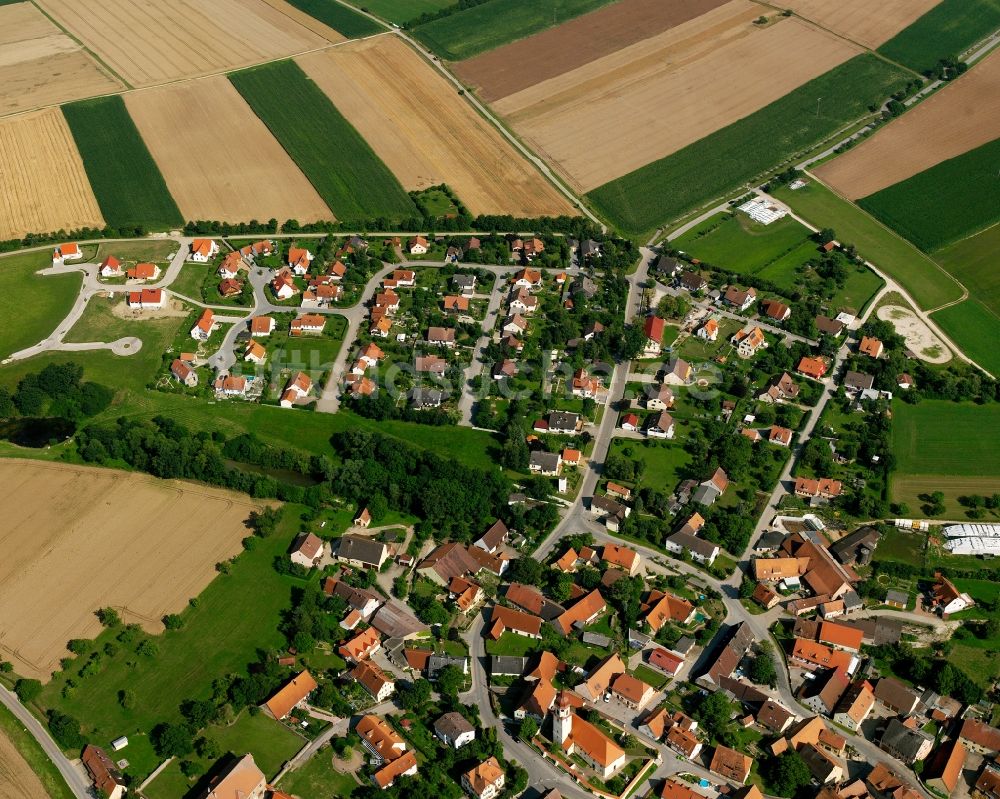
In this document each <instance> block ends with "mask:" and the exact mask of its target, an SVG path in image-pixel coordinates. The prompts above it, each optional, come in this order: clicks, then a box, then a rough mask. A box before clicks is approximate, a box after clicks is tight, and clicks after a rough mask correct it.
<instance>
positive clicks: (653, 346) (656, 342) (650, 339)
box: [642, 316, 667, 358]
mask: <svg viewBox="0 0 1000 799" xmlns="http://www.w3.org/2000/svg"><path fill="white" fill-rule="evenodd" d="M666 324H667V323H666V322H665V321H664V320H663V319H661V318H660V317H658V316H647V317H646V321H645V322H644V323H643V325H642V332H643V333H644V334H645V336H646V346H645V348H644V349H643V355H645V356H646V357H647V358H655V357H656V356H657V355H659V354H660V351H661V349H662V345H663V331H664V329H665V328H666Z"/></svg>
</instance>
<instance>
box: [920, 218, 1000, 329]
mask: <svg viewBox="0 0 1000 799" xmlns="http://www.w3.org/2000/svg"><path fill="white" fill-rule="evenodd" d="M997 253H1000V225H994V226H993V227H991V228H989V229H987V230H984V231H982V232H981V233H977V234H976V235H975V236H971V237H969V238H967V239H962V241H959V242H957V243H955V244H952V245H951V246H950V247H946V248H944V249H943V250H938V251H937V252H936V253H934V260H935V261H937V262H938V263H939V264H941V266H943V267H944V268H945V269H947V270H948V272H950V273H951V274H952V275H954V276H955V277H956V278H957V279H958V280H960V281H961V282H962V283H964V284H965V285H966V286H975V289H976V292H975V293H976V299H977V300H979V302H981V303H982V304H983V305H985V306H986V307H987V308H989V309H990V310H992V311H993V313H995V314H997V315H998V316H1000V269H997V268H996V265H997Z"/></svg>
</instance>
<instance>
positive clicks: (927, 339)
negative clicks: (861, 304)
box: [875, 305, 951, 363]
mask: <svg viewBox="0 0 1000 799" xmlns="http://www.w3.org/2000/svg"><path fill="white" fill-rule="evenodd" d="M875 313H876V315H877V316H878V318H879V319H881V320H883V321H884V322H891V323H892V326H893V327H895V328H896V332H897V333H899V335H901V336H902V337H903V338H905V339H906V346H907V347H908V348H909V349H911V350H913V352H915V353H916V355H917V357H918V358H920V360H922V361H927V362H928V363H948V361H950V360H951V350H949V349H948V348H947V347H946V346H945V344H944V342H943V341H941V339H939V338H938V337H937V336H935V335H934V333H933V332H932V331H931V329H930V328H929V327H927V325H926V324H925V323H924V322H923V320H921V319H920V318H919V317H917V316H916V314H914V313H913V311H911V310H910V309H909V308H903V307H902V306H901V305H883V306H882V307H881V308H879V309H878V310H877V311H876V312H875Z"/></svg>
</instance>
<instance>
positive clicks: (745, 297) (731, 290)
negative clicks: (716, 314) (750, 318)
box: [722, 286, 757, 311]
mask: <svg viewBox="0 0 1000 799" xmlns="http://www.w3.org/2000/svg"><path fill="white" fill-rule="evenodd" d="M722 300H723V302H725V303H726V305H731V306H733V307H734V308H736V309H737V310H738V311H745V310H746V309H747V308H749V307H750V306H751V305H753V304H754V303H755V302H756V301H757V291H756V290H755V289H754V288H752V287H751V288H748V289H741V288H740V287H739V286H729V287H728V288H727V289H726V293H725V294H723V295H722Z"/></svg>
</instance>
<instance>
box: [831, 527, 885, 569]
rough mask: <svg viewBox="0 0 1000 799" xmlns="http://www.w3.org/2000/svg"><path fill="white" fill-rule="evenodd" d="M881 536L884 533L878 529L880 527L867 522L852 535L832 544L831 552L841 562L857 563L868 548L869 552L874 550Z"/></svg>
mask: <svg viewBox="0 0 1000 799" xmlns="http://www.w3.org/2000/svg"><path fill="white" fill-rule="evenodd" d="M881 537H882V534H881V533H880V532H879V531H878V528H876V527H872V526H871V525H867V524H866V525H865V526H864V527H859V528H858V529H857V530H855V531H854V532H853V533H851V534H850V535H845V536H844V537H843V538H841V539H840V540H839V541H835V542H834V543H832V544H830V552H832V553H833V556H834V557H835V558H836V559H837V560H839V561H840V562H841V563H846V564H847V565H848V566H850V565H852V564H854V563H856V562H857V561H858V559H859V557H860V556H861V555H862V553H864V552H865V551H866V550H867V551H868V552H871V551H873V550H874V549H875V547H876V546H877V545H878V542H879V539H880V538H881Z"/></svg>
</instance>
